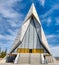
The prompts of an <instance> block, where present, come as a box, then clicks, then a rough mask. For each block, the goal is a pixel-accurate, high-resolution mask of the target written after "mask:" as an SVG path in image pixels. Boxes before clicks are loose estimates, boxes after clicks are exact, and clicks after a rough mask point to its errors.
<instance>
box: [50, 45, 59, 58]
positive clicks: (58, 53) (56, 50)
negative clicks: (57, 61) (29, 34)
mask: <svg viewBox="0 0 59 65" xmlns="http://www.w3.org/2000/svg"><path fill="white" fill-rule="evenodd" d="M51 52H52V54H53V56H56V57H59V46H55V47H53V46H52V47H51Z"/></svg>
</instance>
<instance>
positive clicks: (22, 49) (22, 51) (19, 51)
mask: <svg viewBox="0 0 59 65" xmlns="http://www.w3.org/2000/svg"><path fill="white" fill-rule="evenodd" d="M29 51H30V49H28V48H27V49H25V48H18V49H17V52H18V53H30V52H29ZM32 53H44V49H32Z"/></svg>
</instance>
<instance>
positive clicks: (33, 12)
mask: <svg viewBox="0 0 59 65" xmlns="http://www.w3.org/2000/svg"><path fill="white" fill-rule="evenodd" d="M31 15H34V17H35V18H36V19H37V21H38V22H39V24H41V23H40V20H39V16H38V14H37V11H36V8H35V6H34V3H32V5H31V7H30V9H29V12H28V14H27V16H26V17H25V20H24V22H25V21H27V20H28V19H29V18H30V17H31Z"/></svg>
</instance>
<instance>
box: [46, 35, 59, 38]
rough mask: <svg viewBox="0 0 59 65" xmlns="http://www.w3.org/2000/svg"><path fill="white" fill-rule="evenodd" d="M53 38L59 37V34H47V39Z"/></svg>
mask: <svg viewBox="0 0 59 65" xmlns="http://www.w3.org/2000/svg"><path fill="white" fill-rule="evenodd" d="M51 38H59V34H58V35H53V34H51V35H47V39H51Z"/></svg>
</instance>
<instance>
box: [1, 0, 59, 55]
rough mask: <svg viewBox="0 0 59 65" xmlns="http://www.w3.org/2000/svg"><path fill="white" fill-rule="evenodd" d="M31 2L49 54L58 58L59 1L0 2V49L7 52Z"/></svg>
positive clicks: (14, 0)
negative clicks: (47, 44)
mask: <svg viewBox="0 0 59 65" xmlns="http://www.w3.org/2000/svg"><path fill="white" fill-rule="evenodd" d="M32 2H33V3H34V5H35V7H36V10H37V13H38V15H39V18H40V21H41V24H42V27H43V29H44V32H45V35H46V38H47V40H48V43H49V46H50V49H51V52H52V54H53V55H54V56H59V50H58V49H59V0H0V47H1V48H2V50H5V49H6V48H7V49H8V52H9V50H10V48H11V47H12V44H13V42H14V40H15V38H16V35H17V33H18V30H19V28H20V26H21V25H22V23H23V20H24V18H25V16H26V14H27V13H28V10H29V8H30V6H31V4H32Z"/></svg>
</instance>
